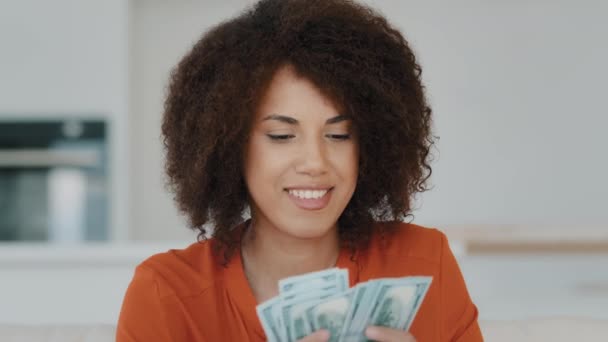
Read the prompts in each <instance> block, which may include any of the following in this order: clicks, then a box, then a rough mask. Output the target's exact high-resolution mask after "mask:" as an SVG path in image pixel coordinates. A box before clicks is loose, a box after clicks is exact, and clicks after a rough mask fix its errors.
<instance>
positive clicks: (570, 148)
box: [130, 0, 608, 239]
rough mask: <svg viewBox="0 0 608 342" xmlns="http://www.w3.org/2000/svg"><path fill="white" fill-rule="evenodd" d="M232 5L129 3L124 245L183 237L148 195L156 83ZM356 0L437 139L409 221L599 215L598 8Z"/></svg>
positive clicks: (606, 186)
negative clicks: (427, 110)
mask: <svg viewBox="0 0 608 342" xmlns="http://www.w3.org/2000/svg"><path fill="white" fill-rule="evenodd" d="M246 2H248V1H236V0H233V1H229V2H223V3H222V5H221V6H219V5H218V2H213V5H211V3H212V2H210V1H207V2H194V1H180V2H172V3H166V2H162V1H143V0H141V1H135V6H134V10H133V16H132V19H133V30H132V34H133V44H132V45H131V46H132V48H133V50H132V67H133V74H132V76H133V78H132V93H133V96H132V98H131V100H132V103H133V116H132V118H134V120H136V122H137V123H135V124H133V125H132V126H133V128H132V129H131V131H130V132H131V143H132V147H131V148H132V149H131V152H132V155H133V156H134V159H133V161H134V163H133V165H132V171H131V172H132V173H131V176H132V179H133V183H132V187H131V190H132V193H133V201H132V209H133V220H132V226H133V229H134V231H133V236H134V237H135V238H138V239H141V238H152V239H163V238H166V237H174V236H186V235H185V233H183V232H182V230H183V229H181V227H183V226H184V222H183V220H182V219H181V218H179V217H178V216H177V215H176V213H175V210H174V208H173V207H172V204H171V199H170V195H168V194H166V193H164V192H163V190H162V189H161V174H162V162H161V160H162V159H161V158H162V156H161V154H160V151H161V145H160V140H159V134H160V130H159V125H160V113H161V112H162V107H161V106H162V98H163V95H164V90H163V89H164V87H165V85H166V81H167V77H168V72H169V70H170V69H171V68H172V67H173V65H174V64H175V63H177V61H178V60H179V57H180V56H181V55H183V54H184V53H185V52H186V51H187V50H188V48H189V47H190V46H191V44H192V43H193V42H194V40H195V39H196V38H197V37H198V36H199V35H200V34H201V33H202V32H203V30H204V29H205V28H207V27H208V26H209V25H211V24H214V23H217V22H219V21H221V20H223V19H225V18H227V17H228V16H230V15H232V14H233V13H236V12H237V11H238V10H239V9H240V8H241V7H240V5H241V3H246ZM369 3H373V4H374V5H375V6H376V7H377V8H379V9H380V10H381V11H382V12H383V13H385V14H386V15H387V16H388V17H389V19H390V20H392V21H393V22H394V23H395V24H396V25H397V26H398V27H400V28H401V29H402V30H403V32H404V33H405V35H406V37H407V38H408V39H409V40H410V42H411V43H412V46H413V47H414V49H415V51H416V52H417V54H418V57H419V60H420V61H421V63H422V65H423V78H424V81H425V82H426V84H427V85H428V95H429V98H430V100H431V103H432V105H433V108H434V112H435V126H436V134H437V135H439V136H440V137H441V140H440V141H438V150H439V152H440V153H437V151H435V154H436V156H437V159H436V161H435V162H434V172H433V176H432V183H433V184H434V185H435V188H434V189H433V190H432V191H430V192H427V193H425V194H423V195H422V197H421V198H422V199H423V202H419V203H418V206H419V207H421V209H419V210H418V211H416V212H415V214H416V220H415V222H417V223H420V224H424V225H430V226H439V227H441V226H444V225H448V224H471V223H478V224H484V223H485V224H504V223H519V224H536V223H539V224H545V225H551V224H579V223H580V224H587V225H590V224H603V223H605V222H607V221H608V211H606V210H605V209H604V207H605V204H606V198H607V197H608V180H606V178H605V176H604V175H606V174H608V158H607V157H606V155H607V153H606V148H607V147H608V135H606V134H604V132H603V130H604V128H605V127H607V126H608V116H606V112H607V110H606V104H605V101H604V96H603V93H604V91H605V80H606V79H608V67H607V66H606V65H605V63H604V61H605V60H608V44H606V43H605V39H606V37H608V21H606V20H605V14H606V13H608V4H607V3H606V2H600V1H592V0H585V1H577V2H572V1H565V0H561V1H541V0H537V1H528V2H522V1H517V2H510V1H501V2H498V1H491V2H484V1H476V0H466V1H459V2H458V3H454V2H448V1H442V2H439V1H424V0H418V1H413V0H410V1H401V0H392V1H389V0H377V1H373V2H372V1H369ZM136 175H137V176H136ZM152 208H154V210H152Z"/></svg>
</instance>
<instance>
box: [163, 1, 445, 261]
mask: <svg viewBox="0 0 608 342" xmlns="http://www.w3.org/2000/svg"><path fill="white" fill-rule="evenodd" d="M283 65H291V66H293V68H294V69H295V71H296V72H297V74H298V75H299V76H303V77H306V78H307V79H309V80H311V81H312V82H313V83H314V84H315V85H316V86H318V87H319V89H320V90H321V91H322V92H323V93H324V94H325V95H327V96H328V97H329V98H331V99H332V100H334V101H335V102H336V103H337V104H339V105H340V106H341V107H342V108H344V109H345V111H346V112H345V113H344V114H345V115H347V116H349V117H350V118H351V119H352V121H353V123H354V126H355V129H356V131H357V134H358V137H359V149H360V150H359V155H360V158H359V175H358V182H357V187H356V189H355V192H354V194H353V197H352V199H351V200H350V202H349V203H348V205H347V207H346V208H345V210H344V212H343V213H342V214H341V216H340V218H339V220H338V227H339V235H340V241H341V242H342V243H343V244H346V245H347V246H350V247H351V249H352V250H353V251H354V250H355V249H356V248H358V247H362V246H365V245H366V242H367V241H368V240H369V237H370V235H371V233H372V225H373V223H374V222H375V221H393V220H403V219H405V218H407V217H408V216H411V217H412V218H413V215H412V214H411V211H412V208H411V204H412V200H413V197H414V195H415V194H416V193H417V192H424V191H427V190H428V188H427V180H428V178H430V176H431V173H432V170H431V167H430V161H431V160H429V156H430V153H429V152H430V149H431V147H432V146H433V144H434V141H433V138H438V137H434V136H432V135H431V124H432V120H431V113H432V111H431V108H430V107H429V105H428V104H427V101H426V98H425V96H424V86H423V85H422V82H421V68H420V65H419V64H418V63H417V61H416V58H415V56H414V54H413V52H412V50H411V48H410V47H409V45H408V42H407V41H406V40H405V39H404V37H403V36H402V35H401V33H400V32H399V31H398V30H397V29H396V28H394V27H393V26H391V25H390V24H389V23H388V22H387V20H386V19H385V18H384V17H383V16H382V15H380V14H379V13H377V12H376V11H374V10H373V9H371V8H368V7H366V6H363V5H361V4H357V3H355V2H352V1H348V0H262V1H259V2H258V3H256V4H255V5H254V6H253V7H251V8H249V9H247V10H246V11H244V12H243V13H241V14H240V15H239V16H237V17H236V18H233V19H231V20H228V21H225V22H223V23H221V24H219V25H217V26H215V27H214V28H212V29H211V30H209V31H208V32H206V33H205V34H204V35H203V36H202V38H201V39H200V40H199V41H198V42H197V43H196V44H195V45H194V46H193V48H192V50H191V51H190V52H189V53H187V54H186V55H185V57H184V58H183V59H182V60H181V61H180V62H179V64H178V65H177V67H176V68H175V69H174V70H173V72H172V74H171V78H170V84H169V88H168V95H167V98H166V101H165V111H164V116H163V122H162V135H163V143H164V147H165V150H166V151H165V152H166V164H165V171H166V174H167V176H168V179H167V185H168V187H169V188H170V190H172V191H173V192H174V193H175V197H174V199H175V201H176V202H177V204H178V207H179V209H180V211H181V212H182V213H184V214H186V215H187V217H188V220H189V224H190V226H191V227H192V228H193V229H196V230H199V231H200V233H199V235H198V240H199V241H200V240H201V239H203V238H205V237H206V236H207V233H212V236H213V237H214V241H216V244H215V247H217V248H216V250H217V251H220V250H222V251H223V254H224V260H225V262H227V261H228V259H229V258H230V256H231V255H232V253H233V252H234V251H235V249H236V248H237V246H238V238H237V237H235V234H233V233H232V232H231V230H232V228H233V227H235V226H236V225H237V224H238V223H240V222H241V221H242V220H243V219H244V217H245V216H246V212H247V211H248V210H249V209H250V207H249V197H248V191H247V188H246V185H245V181H244V176H243V160H244V158H243V157H244V151H245V146H246V144H247V141H248V136H249V133H250V129H251V127H252V123H253V117H254V114H253V113H254V112H255V108H256V106H257V104H258V101H259V99H260V98H261V97H262V95H263V93H264V91H265V89H266V88H267V86H268V84H269V83H270V80H271V79H272V76H273V75H274V73H275V71H276V70H277V69H278V68H279V67H281V66H283ZM206 224H212V228H210V229H209V227H208V228H205V227H204V225H206Z"/></svg>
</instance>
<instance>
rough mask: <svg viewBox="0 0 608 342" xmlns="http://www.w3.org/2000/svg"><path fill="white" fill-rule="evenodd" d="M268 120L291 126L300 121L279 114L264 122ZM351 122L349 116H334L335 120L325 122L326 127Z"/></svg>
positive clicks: (269, 117)
mask: <svg viewBox="0 0 608 342" xmlns="http://www.w3.org/2000/svg"><path fill="white" fill-rule="evenodd" d="M266 120H277V121H280V122H283V123H286V124H289V125H298V124H299V121H298V120H297V119H295V118H292V117H290V116H285V115H279V114H271V115H268V116H267V117H265V118H264V119H262V121H266ZM346 120H349V118H348V116H346V115H338V116H334V117H333V118H329V119H327V121H325V124H326V125H331V124H335V123H338V122H342V121H346Z"/></svg>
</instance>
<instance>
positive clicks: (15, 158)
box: [0, 119, 109, 242]
mask: <svg viewBox="0 0 608 342" xmlns="http://www.w3.org/2000/svg"><path fill="white" fill-rule="evenodd" d="M107 137H108V129H107V125H106V122H105V121H104V120H93V119H83V120H80V119H66V120H23V121H18V120H12V121H2V120H0V241H52V242H62V241H104V240H107V239H108V236H109V230H108V223H109V219H108V218H109V205H108V199H109V192H108V170H109V158H108V139H107Z"/></svg>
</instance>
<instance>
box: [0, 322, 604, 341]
mask: <svg viewBox="0 0 608 342" xmlns="http://www.w3.org/2000/svg"><path fill="white" fill-rule="evenodd" d="M481 329H482V331H483V335H484V338H485V340H486V341H490V342H526V341H539V342H541V341H551V342H561V341H563V342H566V341H567V342H571V341H585V342H588V341H608V321H604V320H596V319H584V318H547V319H531V320H525V321H483V322H481ZM114 332H115V327H114V326H111V325H107V326H104V325H98V326H62V327H58V326H51V327H42V326H29V327H28V326H15V325H1V324H0V341H2V342H34V341H35V342H110V341H114ZM421 342H424V341H421Z"/></svg>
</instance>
